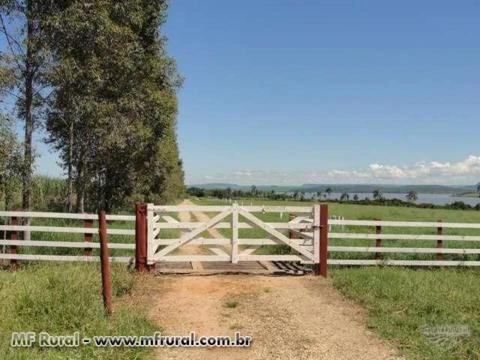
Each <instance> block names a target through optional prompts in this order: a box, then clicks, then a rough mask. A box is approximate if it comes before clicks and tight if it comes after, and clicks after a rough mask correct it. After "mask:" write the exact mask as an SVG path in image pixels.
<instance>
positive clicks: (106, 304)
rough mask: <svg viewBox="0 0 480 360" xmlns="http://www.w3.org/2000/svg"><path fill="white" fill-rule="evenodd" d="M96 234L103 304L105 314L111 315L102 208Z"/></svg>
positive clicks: (105, 227) (106, 241) (105, 234)
mask: <svg viewBox="0 0 480 360" xmlns="http://www.w3.org/2000/svg"><path fill="white" fill-rule="evenodd" d="M98 235H99V237H100V262H101V265H102V266H101V268H102V290H103V291H102V293H103V305H104V308H105V311H106V313H107V315H111V314H112V312H113V309H112V283H111V281H110V263H109V259H108V240H107V219H106V216H105V211H104V210H100V211H99V212H98Z"/></svg>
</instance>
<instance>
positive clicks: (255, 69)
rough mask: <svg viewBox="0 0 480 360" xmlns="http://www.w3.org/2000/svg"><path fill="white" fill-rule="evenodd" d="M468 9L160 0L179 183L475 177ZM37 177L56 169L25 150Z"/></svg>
mask: <svg viewBox="0 0 480 360" xmlns="http://www.w3.org/2000/svg"><path fill="white" fill-rule="evenodd" d="M479 15H480V3H479V2H478V1H455V2H454V1H426V0H422V1H402V2H393V1H370V0H368V1H367V0H366V1H342V0H332V1H321V0H303V1H302V0H260V1H258V0H257V1H250V0H245V1H221V0H216V1H213V0H202V1H198V0H172V2H171V7H170V13H169V19H168V22H167V24H166V26H165V28H164V33H165V34H166V35H167V37H168V38H169V42H168V48H169V52H170V54H171V55H172V56H174V57H175V58H176V59H177V63H178V68H179V71H180V73H181V74H182V75H183V76H184V77H185V83H184V86H183V88H182V89H181V90H180V92H179V117H178V135H179V145H180V152H181V157H182V158H183V160H184V165H185V173H186V180H187V183H190V184H191V183H204V182H235V183H240V184H252V183H256V184H301V183H312V182H314V183H328V182H335V183H359V182H360V183H444V184H465V183H477V182H478V181H480V149H479V147H478V144H479V137H480V121H479V115H480V97H479V94H480V71H479V70H478V69H479V65H480V48H479V47H478V34H480V22H479V21H478V16H479ZM39 149H40V151H41V152H42V153H43V156H42V157H41V159H40V160H39V166H38V172H40V173H46V174H51V175H57V174H59V173H60V171H59V169H58V168H57V167H56V166H55V165H54V163H55V156H54V155H50V154H47V152H46V148H45V146H39Z"/></svg>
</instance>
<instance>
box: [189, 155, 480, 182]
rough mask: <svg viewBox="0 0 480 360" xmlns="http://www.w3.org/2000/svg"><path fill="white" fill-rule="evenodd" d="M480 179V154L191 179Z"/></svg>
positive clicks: (379, 180)
mask: <svg viewBox="0 0 480 360" xmlns="http://www.w3.org/2000/svg"><path fill="white" fill-rule="evenodd" d="M479 181H480V156H476V155H470V156H468V157H467V158H466V159H465V160H463V161H458V162H453V163H451V162H439V161H430V162H425V161H420V162H416V163H414V164H412V165H407V166H399V165H389V164H378V163H372V164H370V165H369V166H368V167H367V168H365V169H357V170H344V169H333V170H319V171H313V172H312V171H304V172H279V171H263V170H238V171H235V172H233V173H231V174H216V175H205V176H203V177H201V178H197V179H192V181H189V182H190V183H205V182H228V183H235V184H258V185H260V184H277V185H287V184H288V185H295V184H304V183H384V184H385V183H390V184H451V185H453V184H474V183H475V184H476V183H478V182H479Z"/></svg>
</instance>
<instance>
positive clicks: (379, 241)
mask: <svg viewBox="0 0 480 360" xmlns="http://www.w3.org/2000/svg"><path fill="white" fill-rule="evenodd" d="M375 220H376V221H380V219H375ZM381 233H382V227H381V226H380V225H377V226H375V234H376V235H380V234H381ZM375 247H377V248H378V247H382V239H381V238H380V237H378V238H377V239H375ZM381 257H382V254H381V253H379V252H376V253H375V260H378V259H380V258H381Z"/></svg>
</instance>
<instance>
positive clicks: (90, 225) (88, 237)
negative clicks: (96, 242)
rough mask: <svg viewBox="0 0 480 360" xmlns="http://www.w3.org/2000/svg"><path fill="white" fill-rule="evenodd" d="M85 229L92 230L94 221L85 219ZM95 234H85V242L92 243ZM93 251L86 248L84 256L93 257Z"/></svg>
mask: <svg viewBox="0 0 480 360" xmlns="http://www.w3.org/2000/svg"><path fill="white" fill-rule="evenodd" d="M83 227H84V228H85V229H92V228H93V219H85V220H84V221H83ZM92 240H93V234H92V233H84V234H83V241H85V242H92ZM92 253H93V249H92V248H85V249H84V250H83V255H85V256H92Z"/></svg>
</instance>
